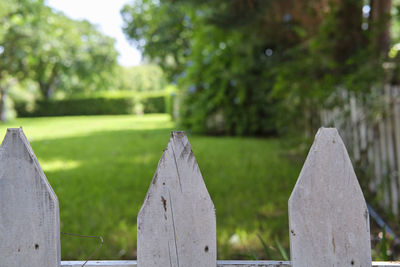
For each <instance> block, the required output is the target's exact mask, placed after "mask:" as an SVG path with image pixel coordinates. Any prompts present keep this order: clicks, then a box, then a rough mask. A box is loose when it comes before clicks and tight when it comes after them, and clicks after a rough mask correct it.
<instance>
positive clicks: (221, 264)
mask: <svg viewBox="0 0 400 267" xmlns="http://www.w3.org/2000/svg"><path fill="white" fill-rule="evenodd" d="M84 263H85V262H84V261H63V262H61V266H62V267H81V266H82V265H83V264H84ZM85 266H87V267H108V266H113V267H137V262H136V261H89V262H88V263H86V265H85ZM288 266H292V265H291V263H290V261H217V267H288ZM378 266H379V267H398V266H400V262H383V261H373V262H372V267H378Z"/></svg>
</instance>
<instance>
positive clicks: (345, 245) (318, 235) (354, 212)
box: [0, 128, 400, 267]
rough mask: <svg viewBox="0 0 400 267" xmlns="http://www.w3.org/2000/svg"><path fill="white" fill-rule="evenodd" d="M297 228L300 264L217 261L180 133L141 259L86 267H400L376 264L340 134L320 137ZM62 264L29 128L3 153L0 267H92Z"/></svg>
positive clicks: (304, 180) (152, 204)
mask: <svg viewBox="0 0 400 267" xmlns="http://www.w3.org/2000/svg"><path fill="white" fill-rule="evenodd" d="M265 193H266V194H268V188H265ZM289 225H290V229H289V235H290V241H291V243H290V248H291V249H290V252H291V262H283V261H217V245H216V243H217V242H216V241H217V240H216V214H215V209H214V205H213V203H212V200H211V198H210V196H209V194H208V191H207V189H206V186H205V184H204V181H203V178H202V175H201V173H200V169H199V167H198V165H197V162H196V159H195V157H194V155H193V152H192V149H191V147H190V144H189V142H188V139H187V138H186V136H185V134H184V133H183V132H173V133H172V134H171V139H170V141H169V143H168V146H167V148H166V149H165V150H164V153H163V155H162V157H161V159H160V161H159V164H158V167H157V170H156V172H155V174H154V177H153V180H152V182H151V184H150V188H149V190H148V192H147V196H146V199H145V201H144V204H143V206H142V208H141V210H140V212H139V215H138V219H137V236H138V241H137V242H138V243H137V256H138V260H137V262H136V261H90V262H87V263H86V265H85V266H97V267H100V266H101V267H105V266H114V267H118V266H119V267H128V266H129V267H133V266H135V267H136V266H139V267H155V266H157V267H160V266H170V267H191V266H193V267H211V266H220V267H222V266H223V267H235V266H236V267H239V266H241V267H245V266H248V267H250V266H260V267H261V266H270V267H278V266H294V267H325V266H337V267H339V266H340V267H342V266H362V267H364V266H388V267H389V266H400V263H395V262H371V245H370V229H369V214H368V210H367V207H366V203H365V200H364V197H363V194H362V191H361V188H360V186H359V184H358V181H357V178H356V175H355V173H354V170H353V167H352V165H351V162H350V159H349V156H348V154H347V151H346V149H345V146H344V144H343V142H342V139H341V138H340V136H339V134H338V132H337V131H336V129H332V128H321V129H320V130H319V132H318V133H317V135H316V138H315V141H314V144H313V146H312V147H311V150H310V152H309V154H308V157H307V159H306V162H305V164H304V167H303V169H302V171H301V173H300V176H299V179H298V181H297V183H296V186H295V188H294V190H293V193H292V195H291V197H290V199H289ZM60 259H61V254H60V219H59V208H58V200H57V197H56V194H55V193H54V191H53V190H52V188H51V186H50V184H49V183H48V181H47V179H46V177H45V175H44V173H43V171H42V169H41V168H40V165H39V163H38V161H37V159H36V157H35V155H34V153H33V151H32V149H31V147H30V145H29V142H28V141H27V139H26V137H25V135H24V133H23V131H22V129H8V130H7V134H6V137H5V138H4V141H3V143H2V146H1V148H0V267H56V266H63V267H72V266H74V267H75V266H82V265H84V264H85V263H84V262H80V261H72V262H71V261H63V262H61V260H60Z"/></svg>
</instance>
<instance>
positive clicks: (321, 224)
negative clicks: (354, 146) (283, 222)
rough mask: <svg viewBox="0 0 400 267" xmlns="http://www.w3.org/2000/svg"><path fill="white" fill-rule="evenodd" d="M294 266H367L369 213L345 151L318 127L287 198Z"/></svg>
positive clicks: (330, 130)
mask: <svg viewBox="0 0 400 267" xmlns="http://www.w3.org/2000/svg"><path fill="white" fill-rule="evenodd" d="M289 227H290V233H289V235H290V243H291V244H290V247H291V250H290V252H291V260H292V264H293V267H309V266H337V267H343V266H358V267H359V266H361V267H367V266H371V245H370V230H369V214H368V210H367V207H366V203H365V200H364V196H363V193H362V191H361V188H360V186H359V184H358V181H357V177H356V175H355V173H354V170H353V167H352V164H351V162H350V159H349V156H348V154H347V151H346V148H345V146H344V144H343V141H342V139H341V138H340V136H339V134H338V132H337V130H336V129H334V128H321V129H320V130H319V131H318V133H317V135H316V137H315V141H314V144H313V145H312V147H311V149H310V152H309V154H308V156H307V159H306V162H305V163H304V166H303V169H302V170H301V173H300V176H299V179H298V181H297V183H296V186H295V188H294V190H293V192H292V195H291V196H290V199H289Z"/></svg>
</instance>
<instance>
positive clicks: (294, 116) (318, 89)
mask: <svg viewBox="0 0 400 267" xmlns="http://www.w3.org/2000/svg"><path fill="white" fill-rule="evenodd" d="M374 1H375V0H371V5H372V2H374ZM367 2H368V1H367ZM375 2H376V1H375ZM365 3H366V2H365V1H362V0H330V1H319V0H313V1H277V0H270V1H262V0H249V1H244V0H233V1H211V0H206V1H199V0H190V1H182V0H141V1H134V2H133V3H132V4H130V5H126V6H125V7H124V9H123V10H122V15H123V19H124V21H125V26H124V30H125V33H126V34H127V36H128V37H129V38H130V39H131V40H132V42H133V43H134V44H136V46H137V47H139V48H140V49H141V51H142V52H143V54H144V55H145V56H147V57H148V58H149V59H150V60H154V62H156V63H159V64H160V65H161V66H162V67H163V69H164V70H165V71H166V72H167V73H168V79H169V80H170V81H172V82H176V83H178V85H179V87H180V88H181V90H182V91H183V96H184V104H183V105H182V106H183V110H182V112H181V115H182V123H183V125H184V126H186V127H187V128H189V129H191V130H193V131H195V132H202V133H212V134H236V135H249V134H252V135H255V134H256V135H257V134H262V135H266V134H271V133H276V132H278V133H287V132H289V131H290V130H291V129H296V130H297V129H299V127H300V128H302V129H304V128H309V129H312V128H314V127H315V125H318V124H319V121H318V120H319V118H318V117H317V116H315V114H317V113H318V111H319V110H320V109H321V105H323V106H325V107H326V106H327V105H334V104H336V103H335V101H336V100H335V101H333V102H332V101H331V100H330V96H331V95H332V94H333V93H334V92H336V91H337V90H338V88H344V87H345V88H347V89H348V90H349V91H367V90H368V89H369V88H371V86H373V85H379V84H381V83H382V82H383V80H384V79H386V76H387V75H386V74H385V72H384V69H383V68H382V62H383V60H386V59H387V57H386V54H385V53H384V52H383V53H382V51H381V50H379V49H381V48H380V47H379V40H378V39H379V38H380V37H379V36H381V34H382V32H384V31H385V30H386V29H385V27H386V26H385V25H387V21H388V16H385V15H384V14H383V15H382V14H381V16H380V17H379V16H377V15H376V14H375V13H377V12H376V10H375V9H376V4H375V5H372V6H371V7H372V8H374V7H375V9H373V10H371V11H370V12H369V13H368V12H367V13H365V12H364V13H363V11H362V10H363V6H364V5H365ZM372 13H374V17H372V15H371V14H372ZM377 38H378V39H377ZM394 76H395V77H396V74H394Z"/></svg>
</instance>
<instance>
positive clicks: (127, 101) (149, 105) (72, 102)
mask: <svg viewBox="0 0 400 267" xmlns="http://www.w3.org/2000/svg"><path fill="white" fill-rule="evenodd" d="M168 97H170V96H150V97H136V98H135V97H86V98H73V99H63V100H38V101H36V103H35V108H34V109H33V110H31V111H29V110H27V108H26V105H25V104H23V103H20V104H17V105H15V109H16V111H17V114H18V117H40V116H73V115H116V114H133V113H135V112H138V109H137V108H136V107H140V110H141V111H142V112H143V113H165V112H167V110H166V109H167V108H166V106H167V105H166V102H167V100H166V98H168Z"/></svg>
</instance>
